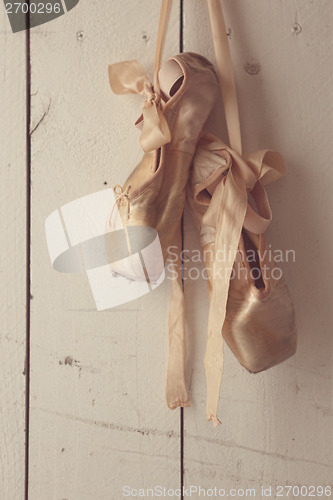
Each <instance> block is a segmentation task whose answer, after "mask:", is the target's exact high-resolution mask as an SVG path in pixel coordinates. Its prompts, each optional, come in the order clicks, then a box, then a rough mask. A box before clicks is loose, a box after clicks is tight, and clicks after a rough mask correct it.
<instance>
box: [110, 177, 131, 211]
mask: <svg viewBox="0 0 333 500" xmlns="http://www.w3.org/2000/svg"><path fill="white" fill-rule="evenodd" d="M130 189H131V186H127V188H126V189H124V188H123V187H122V186H120V184H116V185H115V186H114V187H113V192H114V194H115V195H116V199H115V203H114V205H113V207H112V212H111V216H112V213H113V209H114V207H115V206H116V205H117V203H119V205H122V206H126V205H127V219H129V218H130V216H131V207H130V200H129V191H130Z"/></svg>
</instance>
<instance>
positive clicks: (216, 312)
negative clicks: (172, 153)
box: [195, 135, 285, 426]
mask: <svg viewBox="0 0 333 500" xmlns="http://www.w3.org/2000/svg"><path fill="white" fill-rule="evenodd" d="M201 148H202V155H203V157H202V161H203V162H206V161H207V160H206V158H207V151H209V152H210V153H211V154H213V155H217V157H220V160H221V166H220V167H218V169H219V173H220V179H219V182H218V183H216V170H215V173H214V177H215V179H214V186H216V187H215V189H214V191H213V194H212V198H211V201H210V204H209V206H208V208H207V211H206V213H205V215H204V216H203V224H204V225H208V226H212V227H215V228H216V236H215V246H214V260H213V268H212V292H211V301H210V309H209V317H208V332H207V346H206V353H205V357H204V364H205V370H206V385H207V407H206V412H207V420H212V421H213V423H214V425H215V426H216V425H219V424H220V423H221V422H220V420H219V419H218V418H217V408H218V400H219V394H220V385H221V378H222V371H223V337H222V326H223V323H224V320H225V315H226V306H227V300H228V291H229V283H230V276H231V272H232V269H233V265H234V261H235V258H236V253H237V250H238V245H239V240H240V237H241V231H242V227H245V228H246V229H249V230H251V231H252V232H255V233H256V234H261V233H263V232H264V231H265V230H266V229H267V227H268V225H269V223H270V221H271V218H272V217H271V210H270V207H269V203H268V199H267V195H266V191H265V189H264V187H263V184H268V183H271V182H273V181H275V180H276V179H278V178H279V177H281V176H282V175H284V173H285V167H284V162H283V159H282V157H281V155H280V154H279V153H277V152H274V151H269V150H261V151H257V152H254V153H249V154H246V155H244V156H241V155H240V154H239V153H237V152H236V151H235V150H233V149H231V148H230V147H229V146H227V145H226V144H224V143H223V142H222V141H220V140H218V139H217V138H215V137H214V136H210V135H207V136H206V137H205V139H204V141H203V143H201V145H199V148H198V150H197V153H196V159H195V164H196V165H195V168H200V155H201ZM216 161H217V162H218V161H219V158H217V159H216V158H215V162H216ZM198 163H199V164H198ZM203 189H208V191H209V185H207V180H206V181H205V182H204V183H203V184H199V185H197V186H195V193H196V195H198V193H199V192H200V191H202V190H203ZM248 192H252V194H253V197H254V199H255V201H256V205H257V208H258V212H259V213H256V212H255V211H254V210H253V209H252V208H251V207H250V206H249V204H248ZM196 197H197V196H196ZM197 201H199V200H198V199H197ZM199 203H200V201H199ZM219 250H221V251H222V252H223V255H224V257H225V258H224V259H223V260H221V259H218V258H216V255H217V251H219ZM219 255H221V254H219Z"/></svg>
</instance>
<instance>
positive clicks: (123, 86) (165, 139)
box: [109, 60, 171, 153]
mask: <svg viewBox="0 0 333 500" xmlns="http://www.w3.org/2000/svg"><path fill="white" fill-rule="evenodd" d="M109 80H110V85H111V88H112V90H113V92H114V93H115V94H141V95H143V96H144V97H145V100H144V102H143V105H142V117H143V121H142V133H141V137H140V143H141V146H142V149H143V151H144V152H145V153H148V152H150V151H154V150H156V149H158V148H160V147H161V146H164V145H165V144H168V143H169V142H170V141H171V134H170V130H169V126H168V123H167V121H166V119H165V116H164V114H163V109H162V102H161V96H160V93H159V92H157V91H155V89H154V87H153V85H152V83H151V82H150V80H149V78H148V76H147V74H146V72H145V70H144V69H143V67H142V66H141V64H140V63H139V62H138V61H136V60H132V61H124V62H119V63H115V64H112V65H110V66H109Z"/></svg>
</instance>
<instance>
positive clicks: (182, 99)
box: [109, 53, 296, 423]
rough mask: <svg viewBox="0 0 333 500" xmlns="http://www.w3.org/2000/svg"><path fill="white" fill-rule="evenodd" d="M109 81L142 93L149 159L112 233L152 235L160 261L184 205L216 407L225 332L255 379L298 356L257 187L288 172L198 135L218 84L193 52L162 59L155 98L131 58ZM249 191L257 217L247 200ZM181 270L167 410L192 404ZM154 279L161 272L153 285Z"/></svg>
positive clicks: (122, 198) (176, 234)
mask: <svg viewBox="0 0 333 500" xmlns="http://www.w3.org/2000/svg"><path fill="white" fill-rule="evenodd" d="M110 82H111V87H112V89H113V90H114V91H115V92H116V93H128V92H136V93H141V94H142V95H144V96H145V103H144V105H143V117H141V118H140V119H139V120H138V125H139V126H140V127H141V128H142V135H141V144H142V146H143V149H144V150H145V155H144V156H143V159H142V161H141V162H140V163H139V165H138V166H137V167H136V168H135V169H134V171H133V172H132V174H131V175H130V177H129V178H128V179H127V181H126V182H125V184H124V186H123V187H122V188H121V189H120V191H119V187H118V191H117V190H116V191H115V192H116V194H117V206H118V211H113V213H112V216H111V217H110V220H109V230H115V229H119V228H120V227H122V226H125V227H127V226H149V227H153V228H155V229H156V230H157V232H158V235H159V239H160V243H161V248H162V252H163V259H164V261H165V260H166V259H167V257H168V249H169V247H170V246H171V245H175V244H176V245H177V246H178V250H179V249H181V241H180V221H181V217H182V214H183V210H184V206H185V203H186V204H187V206H188V208H189V210H190V212H191V214H192V216H193V218H194V221H195V223H196V226H197V228H198V230H199V232H200V238H201V244H202V249H203V256H204V260H205V266H206V269H207V274H208V291H209V296H210V300H211V306H210V312H209V320H208V323H209V326H208V336H207V351H206V355H205V366H206V380H207V391H208V399H209V398H210V396H209V393H210V392H211V399H212V401H213V400H214V398H215V399H216V393H217V391H218V390H219V380H220V373H221V371H222V366H223V345H222V344H223V340H222V334H223V337H224V338H225V340H226V342H227V343H228V345H229V347H230V349H231V350H232V352H233V353H234V355H235V356H236V357H237V359H238V360H239V362H240V363H241V364H242V365H243V366H244V367H245V368H247V369H248V370H249V371H251V372H258V371H262V370H265V369H267V368H269V367H271V366H274V365H275V364H277V363H280V362H282V361H284V360H285V359H287V358H288V357H290V356H292V355H293V354H294V353H295V349H296V327H295V317H294V308H293V303H292V299H291V297H290V294H289V291H288V288H287V286H286V284H285V281H284V278H283V277H281V276H280V274H279V273H278V272H275V267H274V262H272V260H270V258H269V257H270V254H269V252H267V250H268V249H267V245H266V241H265V236H264V232H265V230H266V228H267V227H268V224H269V222H270V220H271V212H270V208H269V205H268V200H267V196H266V193H265V190H264V188H263V183H269V182H272V181H273V180H275V179H277V178H278V177H279V176H281V175H282V174H283V173H284V165H283V160H282V158H281V156H280V155H279V154H278V153H275V152H271V151H259V152H256V153H253V154H249V155H244V156H241V155H240V154H238V153H237V152H236V151H234V150H232V149H231V148H230V147H228V146H227V145H226V144H224V143H223V141H221V140H220V139H219V138H217V137H215V136H213V135H212V134H210V133H209V132H207V131H204V126H205V122H206V120H207V118H208V116H209V114H210V112H211V110H212V109H213V107H214V105H215V103H216V99H217V96H218V93H219V84H218V78H217V75H216V72H215V69H214V67H213V65H212V64H211V63H210V62H209V61H208V60H207V59H205V58H204V57H202V56H200V55H198V54H194V53H183V54H180V55H178V56H175V57H173V58H169V59H167V61H166V62H165V63H164V64H163V65H162V66H161V69H160V71H159V84H160V91H159V92H156V90H155V89H154V88H153V87H152V85H151V84H150V83H149V81H148V80H147V77H146V75H145V74H143V72H142V68H141V67H140V68H138V66H137V63H136V62H135V63H134V62H133V61H130V62H127V63H118V64H115V65H112V66H111V67H110ZM250 192H251V194H252V195H253V199H254V202H255V204H256V206H257V211H254V210H253V209H252V208H251V205H249V203H248V194H249V193H250ZM119 216H120V217H119ZM250 250H251V251H252V257H253V258H252V259H251V262H250V261H249V259H248V258H247V254H248V252H249V251H250ZM177 266H178V267H177V270H178V271H179V272H178V274H177V279H175V280H173V295H172V299H171V310H170V327H169V328H170V344H169V346H170V352H169V366H168V381H167V403H168V406H169V407H170V408H176V407H177V406H189V404H190V403H189V397H188V393H187V388H186V383H185V369H184V367H185V362H186V340H185V335H184V331H185V320H184V297H183V291H182V283H181V263H180V262H178V263H177ZM111 267H112V269H113V270H114V271H115V272H117V273H119V274H120V275H123V276H126V277H128V278H129V279H134V280H135V279H137V280H140V279H145V278H144V277H142V275H141V274H142V273H141V274H140V273H139V272H138V271H137V270H136V269H135V268H133V267H130V266H129V265H128V263H126V261H125V260H124V261H119V262H116V263H113V264H111ZM254 268H255V272H253V269H254ZM160 273H161V269H160V267H158V265H157V267H156V269H155V271H154V272H153V275H154V279H158V276H159V274H160ZM221 332H222V333H221ZM211 406H212V408H210V406H209V403H208V408H207V418H208V420H213V421H215V422H217V423H219V421H218V419H217V417H216V408H213V406H214V404H212V405H211Z"/></svg>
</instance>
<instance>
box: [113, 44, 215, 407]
mask: <svg viewBox="0 0 333 500" xmlns="http://www.w3.org/2000/svg"><path fill="white" fill-rule="evenodd" d="M119 69H120V71H119ZM123 69H124V68H123V66H121V67H120V68H119V67H114V66H113V67H111V70H110V81H111V84H112V86H113V88H114V90H116V91H118V90H119V89H120V90H121V89H122V88H126V87H125V86H124V84H122V85H119V83H120V80H121V78H122V77H124V74H125V77H126V78H127V74H128V68H126V67H125V71H123ZM143 79H144V82H145V83H144V84H143V85H141V88H142V89H143V93H144V94H145V96H146V102H145V104H144V107H143V110H144V113H143V116H142V117H140V119H139V120H138V125H139V126H141V128H142V135H141V144H142V145H143V147H144V149H145V151H146V154H145V155H144V157H143V159H142V161H141V162H140V164H139V165H138V166H137V167H136V168H135V169H134V171H133V172H132V174H131V175H130V176H129V178H128V179H127V181H126V182H125V184H124V186H123V187H121V186H116V187H115V194H116V195H117V198H116V203H117V208H118V210H112V211H111V215H110V217H109V219H108V221H107V228H106V232H108V231H115V230H117V229H121V228H122V227H124V228H125V231H126V232H127V233H126V234H127V245H128V252H129V255H131V253H132V252H131V248H132V246H133V241H131V237H130V235H131V229H133V226H134V228H135V227H136V228H138V227H139V228H140V227H141V228H147V227H149V228H153V229H154V230H156V231H157V233H158V236H159V241H160V247H161V248H160V251H161V253H162V259H159V258H158V252H157V249H156V247H153V249H152V251H151V253H150V254H149V255H148V256H147V255H146V258H145V262H144V265H141V263H140V262H138V260H137V261H136V262H137V263H136V264H135V263H133V262H132V261H131V259H128V258H127V259H122V260H120V261H116V262H113V261H112V259H111V260H110V261H109V262H111V263H110V264H109V265H110V267H111V269H112V271H113V272H114V273H117V274H116V275H121V276H124V277H126V278H128V279H130V280H135V281H145V280H146V281H147V282H148V283H149V284H151V283H152V282H154V281H155V280H156V281H157V280H158V279H159V277H160V275H161V273H162V272H163V271H164V263H165V261H166V259H167V257H168V254H169V247H170V246H171V245H174V246H176V248H177V253H178V254H179V253H180V252H181V235H180V221H181V217H182V214H183V210H184V205H185V198H186V185H187V182H188V178H189V173H190V167H191V164H192V161H193V156H194V152H195V149H196V145H197V141H198V138H199V137H200V134H201V132H202V128H203V126H204V123H205V122H206V120H207V117H208V115H209V113H210V111H211V109H212V107H213V105H214V103H215V101H216V99H217V95H218V79H217V75H216V72H215V69H214V67H213V65H212V64H211V63H210V62H209V61H208V60H207V59H205V58H204V57H202V56H200V55H198V54H194V53H183V54H179V55H177V56H175V57H172V58H170V59H168V60H167V61H166V62H165V63H164V64H163V65H162V67H161V69H160V72H159V87H160V92H159V93H156V91H155V89H152V88H151V86H149V84H148V83H147V80H146V77H145V76H144V77H143ZM136 86H137V87H138V85H137V84H136ZM151 115H152V116H151ZM151 123H154V127H152V128H151V129H149V128H148V129H147V127H148V126H149V127H150V126H151ZM157 125H158V126H157ZM158 144H161V145H160V146H159V147H157V148H156V145H158ZM151 148H156V149H153V151H150V149H151ZM134 246H137V247H140V242H138V241H137V240H136V241H134ZM148 267H149V269H148ZM171 283H172V295H171V302H170V313H169V360H168V367H167V382H166V402H167V405H168V407H169V408H170V409H175V408H177V407H180V406H181V407H185V406H190V398H189V394H188V389H187V383H186V377H185V365H186V334H185V319H184V310H185V304H184V296H183V289H182V281H181V269H180V257H179V258H178V262H177V264H176V273H175V276H174V277H173V279H172V280H171Z"/></svg>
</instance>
